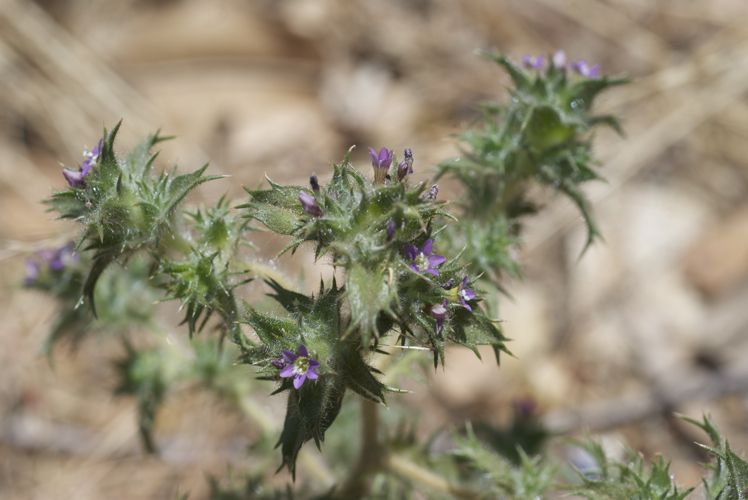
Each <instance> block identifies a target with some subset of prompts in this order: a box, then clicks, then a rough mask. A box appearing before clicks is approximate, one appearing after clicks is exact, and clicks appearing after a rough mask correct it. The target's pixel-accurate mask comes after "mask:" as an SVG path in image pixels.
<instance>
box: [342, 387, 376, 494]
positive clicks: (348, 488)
mask: <svg viewBox="0 0 748 500" xmlns="http://www.w3.org/2000/svg"><path fill="white" fill-rule="evenodd" d="M383 458H384V453H383V450H382V446H381V443H380V442H379V405H378V404H377V403H375V402H373V401H370V400H368V399H362V400H361V452H360V454H359V457H358V462H357V463H356V465H355V466H354V467H353V469H352V470H351V472H350V474H349V475H348V479H347V480H346V482H345V483H343V485H342V486H341V487H340V489H339V490H338V491H336V492H335V498H340V499H350V498H365V497H366V495H367V494H368V492H369V489H370V488H371V481H372V479H373V478H374V475H375V474H376V473H377V472H378V471H380V470H381V469H382V463H383Z"/></svg>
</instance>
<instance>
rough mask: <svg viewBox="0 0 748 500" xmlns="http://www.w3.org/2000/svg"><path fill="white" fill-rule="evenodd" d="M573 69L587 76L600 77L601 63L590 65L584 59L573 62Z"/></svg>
mask: <svg viewBox="0 0 748 500" xmlns="http://www.w3.org/2000/svg"><path fill="white" fill-rule="evenodd" d="M571 69H573V70H574V71H576V72H577V73H578V74H579V75H580V76H583V77H585V78H598V77H599V76H600V65H599V64H595V65H594V66H590V65H589V64H587V61H585V60H584V59H580V60H579V61H576V62H574V63H572V65H571Z"/></svg>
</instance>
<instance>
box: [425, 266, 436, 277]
mask: <svg viewBox="0 0 748 500" xmlns="http://www.w3.org/2000/svg"><path fill="white" fill-rule="evenodd" d="M423 272H424V273H429V274H433V275H434V276H439V270H438V269H434V268H433V267H429V268H428V269H426V270H424V271H423Z"/></svg>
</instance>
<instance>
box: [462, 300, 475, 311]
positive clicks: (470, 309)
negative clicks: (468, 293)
mask: <svg viewBox="0 0 748 500" xmlns="http://www.w3.org/2000/svg"><path fill="white" fill-rule="evenodd" d="M460 302H461V303H462V307H464V308H465V309H467V310H468V311H470V312H473V308H472V307H470V304H468V303H467V302H465V301H464V300H461V301H460Z"/></svg>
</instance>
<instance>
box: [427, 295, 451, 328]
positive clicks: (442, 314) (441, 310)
mask: <svg viewBox="0 0 748 500" xmlns="http://www.w3.org/2000/svg"><path fill="white" fill-rule="evenodd" d="M447 303H448V302H447V299H444V302H442V303H441V304H435V305H433V306H431V316H433V318H434V319H435V320H436V333H437V334H439V333H441V331H442V327H444V319H445V318H446V317H447Z"/></svg>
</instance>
